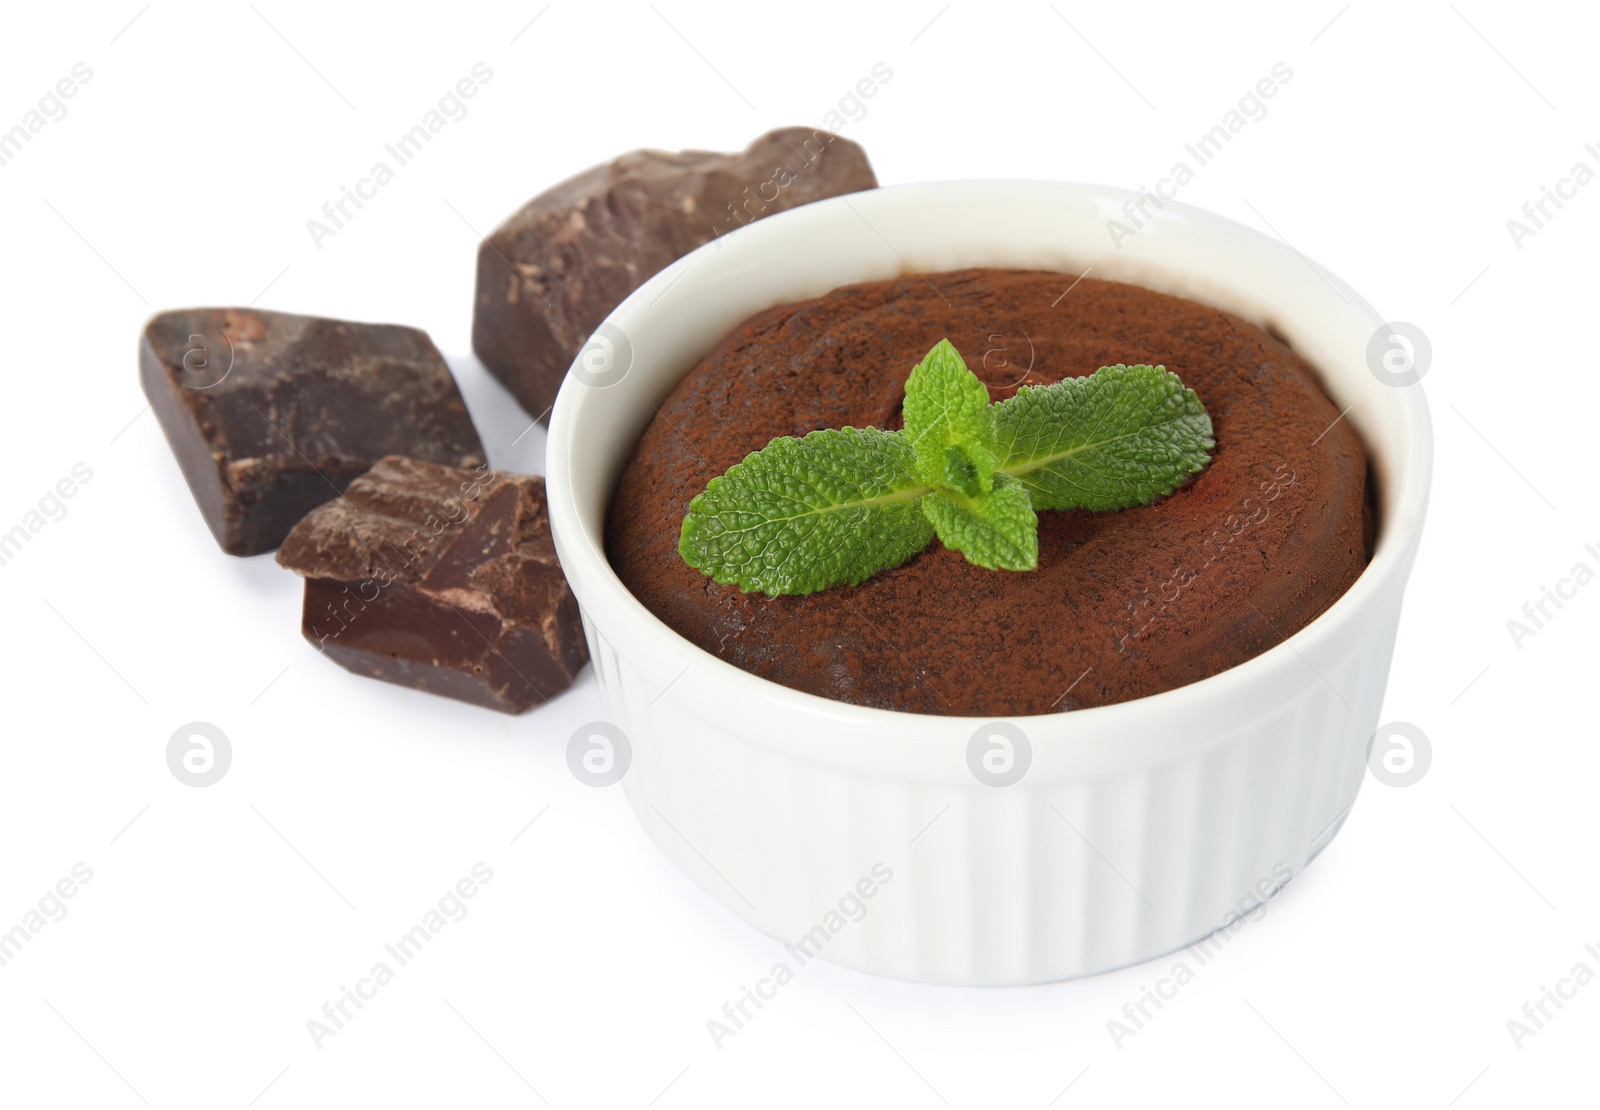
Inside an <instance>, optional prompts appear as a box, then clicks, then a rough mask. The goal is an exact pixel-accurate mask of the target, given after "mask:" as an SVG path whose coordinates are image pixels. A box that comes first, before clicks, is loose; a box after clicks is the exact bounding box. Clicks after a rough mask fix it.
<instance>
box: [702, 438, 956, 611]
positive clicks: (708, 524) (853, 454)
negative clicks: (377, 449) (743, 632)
mask: <svg viewBox="0 0 1600 1110" xmlns="http://www.w3.org/2000/svg"><path fill="white" fill-rule="evenodd" d="M914 464H915V457H914V456H913V454H912V449H911V444H910V442H909V441H908V440H907V439H906V438H905V437H903V436H901V435H899V434H897V433H894V432H884V431H879V430H878V429H876V428H840V429H829V430H827V431H820V432H812V433H811V434H809V435H807V436H805V437H804V438H802V439H795V438H793V437H791V436H784V437H782V438H780V439H775V440H773V441H772V442H771V443H769V444H767V446H766V447H764V448H763V449H761V450H760V451H754V452H752V453H751V454H749V455H747V456H745V459H744V461H743V462H740V463H737V464H735V465H734V466H732V467H730V468H729V469H728V471H727V473H726V474H723V475H721V476H720V477H716V478H713V479H711V481H710V483H709V484H708V485H707V486H706V488H705V492H703V493H701V494H699V495H698V496H696V497H695V499H694V500H693V501H691V502H690V503H689V513H688V515H687V516H685V517H684V520H683V529H682V532H681V533H680V534H679V537H678V552H679V554H681V555H682V556H683V558H684V560H685V561H686V562H688V564H689V565H690V566H692V567H694V568H695V569H697V570H699V571H701V572H702V573H704V574H709V575H710V576H711V577H712V578H714V579H715V580H716V581H718V582H720V583H722V584H723V585H725V586H726V585H735V586H738V587H739V588H740V589H742V590H745V591H746V592H749V591H759V592H761V593H765V594H809V593H815V592H816V591H818V590H825V589H827V588H828V587H829V586H838V585H850V586H854V585H856V584H857V583H860V582H863V581H865V580H866V579H868V578H870V577H871V576H872V575H874V574H876V573H877V572H878V571H880V570H887V569H888V568H890V567H894V566H899V565H900V564H901V563H903V562H905V561H906V560H907V559H909V558H911V556H913V555H915V554H916V553H917V552H919V551H921V550H922V549H923V548H924V547H926V546H928V541H929V540H931V539H932V538H933V526H932V524H930V522H929V521H928V518H927V517H925V516H923V514H922V511H921V509H920V508H919V502H920V501H921V499H922V497H923V496H924V495H925V494H926V493H927V492H928V485H927V484H926V483H924V482H923V481H922V480H921V479H920V478H919V477H918V476H917V473H916V470H915V465H914Z"/></svg>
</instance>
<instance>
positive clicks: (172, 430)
mask: <svg viewBox="0 0 1600 1110" xmlns="http://www.w3.org/2000/svg"><path fill="white" fill-rule="evenodd" d="M139 376H140V379H141V381H142V382H143V384H144V392H145V396H146V397H148V398H149V399H150V407H151V408H152V409H153V410H154V411H155V414H156V419H157V420H159V421H160V422H161V428H162V430H163V431H164V432H166V435H167V442H168V443H170V444H171V445H172V452H173V454H175V455H176V456H177V457H178V466H179V468H180V469H182V471H183V476H184V478H186V479H187V480H188V482H189V489H190V490H191V491H192V492H193V493H194V499H195V501H196V502H197V503H198V504H199V506H200V511H201V513H202V514H204V516H205V520H206V524H207V525H209V526H210V528H211V532H212V534H213V535H214V536H216V538H217V543H219V544H220V545H221V546H222V550H224V551H226V552H227V553H228V554H230V555H256V554H259V553H260V552H263V551H271V550H272V549H273V548H274V547H277V546H278V544H280V543H281V542H283V537H284V536H286V535H288V533H289V529H290V528H293V527H294V525H295V522H296V521H298V520H299V519H300V518H301V517H303V516H304V515H305V514H306V513H307V512H309V511H310V510H312V509H314V508H316V507H317V506H318V505H320V504H322V503H323V502H325V501H328V500H330V499H331V498H334V497H337V496H338V495H339V493H340V492H341V491H342V490H343V489H344V488H345V486H347V485H349V484H350V480H351V479H352V478H354V477H356V475H358V474H361V473H362V472H363V471H365V470H367V468H369V467H370V466H372V464H373V463H375V462H377V461H378V460H379V459H381V458H383V457H384V456H385V455H394V454H405V455H410V456H412V457H413V458H419V459H428V460H430V461H432V462H440V463H449V464H451V465H455V466H477V465H478V464H479V463H481V462H483V461H484V459H485V457H486V456H485V454H484V450H483V444H482V442H481V441H480V440H479V439H478V433H477V430H476V429H475V428H473V426H472V418H471V417H470V416H468V415H467V406H466V404H465V402H463V401H462V399H461V393H460V391H459V390H458V389H457V388H456V383H455V379H454V378H453V377H451V376H450V368H449V367H448V366H446V365H445V361H444V358H443V357H442V356H441V355H440V354H439V351H438V349H437V348H436V347H434V345H433V341H432V340H430V339H429V338H428V335H427V333H426V332H423V331H420V330H418V329H416V328H406V327H398V326H395V325H391V324H356V323H350V322H347V321H344V320H325V319H321V318H319V317H315V316H291V315H288V314H286V313H282V312H263V311H259V310H256V309H250V308H196V309H187V310H183V311H178V312H163V313H161V314H160V315H159V316H156V317H154V318H153V319H151V321H150V322H149V323H148V324H146V325H145V329H144V338H143V341H142V342H141V343H140V345H139Z"/></svg>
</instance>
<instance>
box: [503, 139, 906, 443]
mask: <svg viewBox="0 0 1600 1110" xmlns="http://www.w3.org/2000/svg"><path fill="white" fill-rule="evenodd" d="M877 184H878V181H877V178H875V177H874V176H873V174H872V167H871V166H870V165H869V164H868V163H867V156H866V153H865V152H864V151H863V150H862V149H861V147H859V146H857V145H856V144H855V143H852V142H850V141H849V140H847V139H841V138H839V137H838V136H837V135H832V134H830V133H828V132H826V131H818V130H814V129H812V128H808V127H786V128H783V129H780V130H778V131H771V132H768V133H767V134H765V135H763V136H761V137H760V138H759V139H757V140H755V141H754V142H753V143H751V144H750V146H749V147H748V148H747V149H746V150H744V151H743V152H742V153H739V154H717V153H713V152H710V151H703V150H686V151H682V152H681V153H676V154H673V153H668V152H666V151H659V150H636V151H633V152H631V153H629V154H624V155H623V156H622V157H620V158H618V159H617V160H616V161H614V162H610V163H608V164H606V165H602V166H596V167H594V168H593V169H591V170H588V171H586V172H584V173H581V174H579V175H578V176H576V177H573V178H569V179H568V180H566V181H564V182H562V183H561V184H560V185H557V186H555V187H554V188H552V189H549V190H547V191H546V192H544V193H541V194H540V195H539V196H537V197H535V198H534V199H533V200H531V201H529V202H528V204H527V205H525V206H524V207H523V208H522V210H521V211H519V212H517V214H516V215H514V216H512V217H511V218H510V219H508V220H507V221H506V222H505V223H503V224H501V225H500V226H499V227H498V228H496V229H495V231H494V233H493V234H491V235H490V236H489V237H488V238H487V239H485V240H484V241H483V244H482V245H481V246H480V247H479V248H478V292H477V298H476V303H475V309H474V312H473V320H472V348H473V350H474V351H476V352H477V353H478V358H479V359H481V360H482V361H483V364H484V365H485V366H487V367H488V368H489V370H490V372H491V373H493V374H494V376H495V377H497V378H499V379H500V380H501V381H502V382H504V383H505V384H506V387H507V388H508V389H510V390H511V392H512V393H513V394H515V396H516V398H517V400H518V401H520V402H521V403H522V407H523V408H525V409H527V410H528V412H530V413H535V414H537V415H538V418H539V419H540V420H545V419H547V417H548V415H549V409H550V406H551V404H552V403H554V401H555V397H556V390H557V389H559V388H560V386H561V380H562V378H563V377H564V376H565V374H566V372H567V367H569V366H571V365H572V360H573V359H574V358H575V357H576V356H577V355H578V352H579V351H581V350H582V349H583V347H584V345H585V344H586V343H587V342H588V340H589V337H590V335H591V333H593V332H594V330H595V329H596V328H597V327H598V326H599V324H600V322H601V321H602V320H604V319H605V317H606V316H607V314H609V313H610V312H611V310H612V309H613V308H615V307H616V306H617V305H618V304H620V303H621V302H622V299H623V298H624V297H626V296H627V295H628V294H629V293H632V292H633V291H634V290H635V289H637V288H639V286H641V285H643V284H644V282H645V280H646V279H648V278H649V277H651V276H652V275H654V274H655V273H657V272H659V271H660V270H662V269H663V268H664V267H666V266H667V265H668V264H669V263H671V262H673V261H674V260H676V259H678V258H681V257H683V256H684V255H686V254H688V253H689V252H690V251H692V250H694V249H695V248H696V247H698V246H700V245H702V244H704V243H709V242H710V241H711V240H712V239H714V238H716V237H717V236H718V235H726V234H727V233H728V232H730V231H733V230H735V229H736V228H739V227H741V226H743V225H744V224H747V223H750V222H752V221H753V220H757V219H759V218H761V217H762V216H770V215H771V214H772V213H774V212H782V211H784V210H785V209H789V208H797V207H799V206H800V205H802V204H808V203H810V202H811V201H815V200H822V199H823V198H825V197H833V196H839V195H840V194H843V193H855V192H859V191H861V190H863V189H872V188H876V187H877ZM610 338H611V339H612V340H613V342H615V337H610ZM623 348H624V349H623V350H622V351H621V352H620V353H617V352H616V351H615V349H614V348H611V347H608V348H606V349H605V350H604V351H602V352H600V353H598V354H597V356H596V359H597V363H598V365H597V367H596V368H595V372H596V377H597V378H599V379H601V380H602V381H603V380H604V379H605V378H606V377H620V375H621V374H623V373H626V371H627V367H626V365H625V360H626V359H627V358H628V352H627V350H626V345H625V341H624V343H623ZM618 360H623V362H624V364H623V365H618Z"/></svg>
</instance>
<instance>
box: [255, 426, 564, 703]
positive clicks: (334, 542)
mask: <svg viewBox="0 0 1600 1110" xmlns="http://www.w3.org/2000/svg"><path fill="white" fill-rule="evenodd" d="M278 562H279V563H281V564H282V565H283V566H286V567H288V568H289V569H290V570H292V571H294V572H295V573H297V574H300V575H303V576H304V577H305V579H306V595H305V608H304V611H303V614H302V617H301V632H302V633H303V634H304V636H305V638H306V639H307V640H309V641H310V642H311V643H313V644H315V645H316V646H317V647H318V648H320V649H321V650H322V651H324V652H326V653H327V655H328V656H329V657H330V658H332V659H333V660H334V662H336V663H338V664H339V665H340V666H342V667H344V668H345V669H346V670H349V671H354V672H355V673H356V674H361V675H368V676H370V677H372V678H381V679H383V680H384V681H385V682H394V683H397V684H399V685H401V686H410V687H412V688H414V689H417V690H425V691H427V692H428V693H430V694H443V695H444V696H445V697H450V698H458V699H460V700H461V701H469V702H472V703H473V704H474V705H483V706H487V707H488V708H490V709H499V710H502V711H504V712H506V713H521V712H523V711H524V710H526V709H528V708H529V707H530V706H533V705H537V704H539V703H540V702H542V701H544V700H545V699H546V698H550V697H554V696H555V695H556V694H558V693H560V692H561V691H562V690H565V689H566V688H567V687H568V686H570V685H571V684H572V679H573V676H575V675H576V674H577V673H578V671H579V670H580V669H581V668H582V667H583V665H584V663H585V662H587V661H588V659H589V651H588V647H587V646H586V645H585V643H584V640H583V629H582V627H581V625H580V623H579V620H578V603H577V601H576V600H575V599H574V598H573V596H572V591H571V590H570V589H568V587H567V580H566V578H565V577H564V576H563V575H562V573H561V564H560V563H559V562H558V561H557V560H556V549H555V544H554V543H553V542H552V541H551V539H550V518H549V514H548V513H547V512H546V510H545V499H544V479H543V478H532V477H527V476H524V475H521V474H508V473H505V472H504V471H499V470H490V469H488V468H487V467H478V468H477V469H473V470H467V469H462V468H459V467H453V466H439V465H437V464H435V463H428V462H419V461H418V460H416V459H408V458H402V457H400V456H392V457H390V458H386V459H382V460H380V461H379V462H378V464H377V465H376V466H374V467H373V468H372V469H371V470H369V471H368V472H367V473H365V474H363V475H361V476H360V477H359V478H357V479H356V480H355V481H353V482H351V483H350V488H349V489H347V490H346V491H345V495H344V496H343V497H341V498H340V499H338V500H337V501H330V502H328V503H327V504H325V505H323V506H321V507H320V508H317V509H315V510H313V511H312V512H311V513H310V515H308V516H307V517H306V518H305V519H304V520H302V521H301V522H300V523H299V524H298V525H296V526H295V529H294V531H293V532H291V533H289V537H288V538H287V539H285V540H284V541H283V546H282V547H281V548H280V549H279V550H278Z"/></svg>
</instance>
